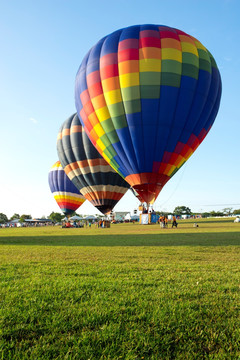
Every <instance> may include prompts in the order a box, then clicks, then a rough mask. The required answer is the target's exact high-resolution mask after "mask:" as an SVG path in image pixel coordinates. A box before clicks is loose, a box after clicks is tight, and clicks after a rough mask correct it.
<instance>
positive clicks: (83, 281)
mask: <svg viewBox="0 0 240 360" xmlns="http://www.w3.org/2000/svg"><path fill="white" fill-rule="evenodd" d="M197 222H198V224H199V227H198V228H194V227H193V221H182V222H179V227H178V229H171V228H169V229H160V227H159V226H158V225H148V226H143V225H142V226H141V225H137V224H118V225H112V227H111V228H110V229H97V228H94V227H92V228H91V229H88V228H87V229H86V228H84V229H62V228H58V227H44V228H11V229H0V276H1V282H0V355H1V356H0V359H2V360H7V359H9V360H10V359H11V360H12V359H34V360H39V359H59V360H62V359H84V360H87V359H91V360H95V359H114V360H115V359H126V360H127V359H128V360H130V359H156V360H159V359H164V360H165V359H169V360H170V359H171V360H172V359H224V360H225V359H240V223H237V224H235V223H233V220H232V219H231V220H215V221H212V220H206V221H204V220H202V221H197Z"/></svg>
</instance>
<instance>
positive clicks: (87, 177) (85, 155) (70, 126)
mask: <svg viewBox="0 0 240 360" xmlns="http://www.w3.org/2000/svg"><path fill="white" fill-rule="evenodd" d="M57 152H58V157H59V159H60V162H61V164H62V166H63V168H64V171H65V173H66V174H67V176H68V177H69V179H70V180H71V181H72V182H73V183H74V185H75V186H76V187H77V188H78V190H79V191H81V193H82V194H83V195H84V197H85V198H86V199H87V200H89V201H90V202H91V203H92V204H93V205H94V206H95V207H96V208H97V209H98V210H100V211H101V212H102V213H103V214H106V213H108V212H109V211H111V210H112V209H113V208H114V206H115V205H116V204H117V202H118V201H119V200H120V199H121V198H122V196H123V195H124V194H125V193H126V191H127V190H128V189H129V185H128V183H127V182H126V181H125V180H124V179H123V178H122V177H121V176H120V175H118V174H117V173H116V171H115V170H113V169H112V167H111V166H109V164H108V163H107V162H106V161H105V160H104V159H103V157H102V156H101V155H100V154H99V152H98V151H97V150H96V149H95V147H94V146H93V145H92V143H91V141H90V140H89V138H88V136H87V135H86V133H85V131H84V130H83V127H82V125H81V123H80V121H79V118H78V116H77V114H74V115H72V116H70V117H69V118H68V119H67V120H66V121H65V122H64V123H63V125H62V127H61V128H60V131H59V134H58V140H57Z"/></svg>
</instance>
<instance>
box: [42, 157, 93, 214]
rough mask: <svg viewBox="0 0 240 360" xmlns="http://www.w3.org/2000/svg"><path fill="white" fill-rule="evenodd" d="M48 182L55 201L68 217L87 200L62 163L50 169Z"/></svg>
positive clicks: (57, 163)
mask: <svg viewBox="0 0 240 360" xmlns="http://www.w3.org/2000/svg"><path fill="white" fill-rule="evenodd" d="M48 182H49V186H50V189H51V192H52V193H53V196H54V199H55V200H56V202H57V204H58V206H59V207H60V209H61V210H62V212H63V213H64V214H65V215H66V216H70V215H71V214H72V213H73V212H74V211H76V210H77V209H78V208H79V207H80V206H81V205H82V204H83V203H84V201H85V200H86V199H85V198H84V196H82V195H81V194H80V193H79V190H78V189H77V188H76V187H75V185H74V184H73V183H72V182H71V180H69V178H68V177H67V175H66V174H65V172H64V170H63V168H62V165H61V164H60V161H57V162H56V163H55V164H54V165H53V166H52V167H51V169H50V171H49V174H48Z"/></svg>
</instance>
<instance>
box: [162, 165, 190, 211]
mask: <svg viewBox="0 0 240 360" xmlns="http://www.w3.org/2000/svg"><path fill="white" fill-rule="evenodd" d="M184 165H185V166H183V171H182V175H181V176H180V178H179V180H178V183H177V185H176V187H175V189H174V190H173V191H172V194H171V195H170V196H169V197H168V199H167V200H166V201H164V203H162V204H161V207H162V206H163V205H165V204H166V203H167V202H168V201H169V200H170V199H171V198H172V197H173V195H174V194H175V192H176V191H177V189H178V187H179V185H180V183H181V181H182V178H183V175H184V173H185V171H186V167H187V164H186V163H185V164H184Z"/></svg>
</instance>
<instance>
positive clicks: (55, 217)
mask: <svg viewBox="0 0 240 360" xmlns="http://www.w3.org/2000/svg"><path fill="white" fill-rule="evenodd" d="M48 218H49V219H51V220H52V221H54V222H61V220H62V219H63V218H64V215H62V214H61V213H58V212H53V211H52V212H51V214H50V215H49V217H48Z"/></svg>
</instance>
